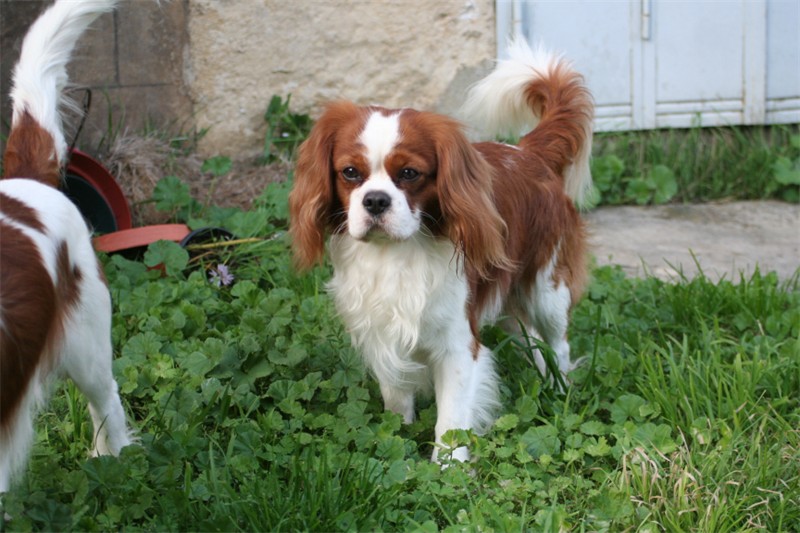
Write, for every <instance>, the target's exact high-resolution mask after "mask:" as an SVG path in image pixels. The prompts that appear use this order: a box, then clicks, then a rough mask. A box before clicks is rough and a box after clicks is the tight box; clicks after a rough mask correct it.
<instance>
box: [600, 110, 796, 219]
mask: <svg viewBox="0 0 800 533" xmlns="http://www.w3.org/2000/svg"><path fill="white" fill-rule="evenodd" d="M592 154H593V160H592V175H593V178H594V181H595V186H596V187H597V191H596V197H595V202H599V203H601V204H610V205H616V204H632V203H637V204H651V203H656V204H658V203H665V202H706V201H712V200H730V199H736V200H754V199H765V198H777V199H782V200H786V201H791V202H798V201H800V130H798V126H797V125H786V126H771V127H763V126H757V127H756V126H754V127H733V128H721V127H720V128H692V129H687V130H650V131H638V132H622V133H598V134H596V135H595V138H594V146H593V150H592Z"/></svg>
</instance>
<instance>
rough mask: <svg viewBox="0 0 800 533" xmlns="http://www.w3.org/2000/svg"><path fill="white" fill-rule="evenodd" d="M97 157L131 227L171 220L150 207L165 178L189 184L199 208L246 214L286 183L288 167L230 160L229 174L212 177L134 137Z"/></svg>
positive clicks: (161, 143) (187, 159)
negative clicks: (125, 205) (267, 191)
mask: <svg viewBox="0 0 800 533" xmlns="http://www.w3.org/2000/svg"><path fill="white" fill-rule="evenodd" d="M98 157H99V158H100V160H101V162H102V164H103V165H104V166H105V167H106V169H108V171H109V172H111V175H112V176H114V179H116V180H117V183H119V185H120V187H121V189H122V191H123V193H124V194H125V196H126V198H127V199H128V202H129V203H130V206H131V212H132V215H133V225H134V226H144V225H148V224H163V223H165V222H168V219H169V215H168V214H165V213H161V212H159V211H158V210H157V209H156V208H155V205H154V203H153V202H152V197H153V189H154V188H155V186H156V184H157V183H158V182H159V180H161V179H162V178H164V177H166V176H175V177H177V178H178V179H180V180H181V181H183V182H184V183H186V184H188V185H189V187H190V191H191V194H192V197H193V198H195V199H196V200H197V201H199V202H200V203H201V204H203V205H216V206H220V207H238V208H241V209H249V208H250V207H251V206H252V203H253V200H255V199H256V198H258V197H259V195H261V193H262V191H263V190H264V188H265V187H267V185H269V184H270V183H277V182H283V181H285V180H286V179H287V177H288V175H289V172H290V170H291V167H292V165H291V163H290V162H288V161H279V162H276V163H272V164H269V165H262V164H260V163H258V162H257V161H256V160H255V159H249V160H244V159H243V160H234V161H233V165H232V168H231V170H230V171H229V172H228V173H227V174H225V175H222V176H214V175H213V174H211V173H209V172H203V171H202V170H201V169H202V165H203V160H202V158H200V157H199V156H198V155H196V154H194V153H184V152H182V151H180V150H177V149H175V148H173V147H172V146H171V145H170V143H169V142H168V141H166V140H164V139H161V138H158V137H154V136H137V135H124V136H120V137H119V138H117V140H116V141H115V142H114V144H113V145H112V146H111V149H110V150H109V151H108V153H106V154H101V155H99V156H98Z"/></svg>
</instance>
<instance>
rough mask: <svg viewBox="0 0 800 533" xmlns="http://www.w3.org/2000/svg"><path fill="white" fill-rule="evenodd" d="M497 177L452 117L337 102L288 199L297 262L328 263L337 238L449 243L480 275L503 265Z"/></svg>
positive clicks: (313, 138)
mask: <svg viewBox="0 0 800 533" xmlns="http://www.w3.org/2000/svg"><path fill="white" fill-rule="evenodd" d="M492 172H493V170H492V168H491V166H490V165H489V164H488V163H487V162H486V161H485V160H484V159H483V158H482V157H481V155H480V154H479V153H478V152H477V151H476V150H475V149H474V148H473V147H472V145H471V144H470V143H469V141H468V140H467V139H466V137H465V136H464V134H463V132H462V128H461V126H460V124H459V123H457V122H456V121H454V120H452V119H449V118H447V117H444V116H441V115H436V114H433V113H425V112H420V111H414V110H410V109H402V110H389V109H384V108H379V107H358V106H356V105H354V104H351V103H347V102H339V103H334V104H331V105H330V106H328V108H327V109H326V111H325V113H324V114H323V115H322V117H321V118H320V120H319V121H318V122H317V124H316V125H315V126H314V128H313V130H312V131H311V134H310V136H309V138H308V139H307V140H306V142H305V143H304V144H303V145H302V146H301V147H300V151H299V155H298V160H297V167H296V170H295V184H294V189H293V190H292V193H291V195H290V197H289V204H290V214H291V233H292V237H293V247H294V251H295V257H296V259H297V262H298V265H299V266H300V267H303V268H307V267H310V266H311V265H313V264H314V263H315V262H317V261H319V260H320V259H321V258H322V255H323V252H324V242H325V236H326V234H327V233H328V232H330V233H346V234H349V235H350V237H352V238H353V239H356V240H360V241H368V242H371V241H402V240H406V239H409V238H412V237H414V236H416V235H418V234H420V233H422V234H426V235H429V236H434V237H438V236H441V237H447V238H450V239H451V240H452V241H453V243H454V244H455V246H456V248H457V249H458V250H459V251H460V252H461V253H462V254H463V257H464V259H465V260H466V262H467V264H468V265H470V266H471V267H472V268H474V269H475V270H476V271H477V272H480V273H485V272H486V271H487V270H488V269H489V268H490V267H492V266H503V265H505V264H506V263H507V260H506V257H505V253H504V245H503V243H504V235H505V223H504V222H503V220H502V219H501V218H500V216H499V214H498V213H497V210H496V208H495V205H494V201H493V193H492V183H493V179H492Z"/></svg>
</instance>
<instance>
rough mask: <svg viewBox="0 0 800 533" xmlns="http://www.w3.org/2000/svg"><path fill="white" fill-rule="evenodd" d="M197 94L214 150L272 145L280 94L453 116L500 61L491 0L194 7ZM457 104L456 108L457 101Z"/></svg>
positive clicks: (238, 1) (299, 106)
mask: <svg viewBox="0 0 800 533" xmlns="http://www.w3.org/2000/svg"><path fill="white" fill-rule="evenodd" d="M190 6H191V12H190V17H189V28H190V30H189V34H190V36H191V47H190V48H191V67H190V68H191V74H190V76H189V79H190V80H191V82H190V89H191V93H192V96H193V98H194V103H195V113H196V120H197V125H198V126H199V127H202V128H205V127H210V128H211V129H210V130H209V132H208V134H207V135H206V137H205V138H204V140H203V144H202V146H203V148H204V150H206V151H208V152H224V151H234V152H248V151H252V150H257V149H258V147H259V146H260V143H261V142H262V141H263V134H264V131H265V125H264V120H263V113H264V110H265V109H266V106H267V103H268V102H269V100H270V98H271V96H272V95H275V94H277V95H281V96H285V95H288V94H291V98H292V100H291V102H292V107H293V109H296V110H298V111H304V112H305V111H310V112H311V113H312V115H316V114H317V113H318V112H319V110H320V109H321V106H322V104H323V103H324V102H326V101H329V100H332V99H339V98H344V99H349V100H354V101H356V102H358V103H362V104H368V103H379V104H382V105H387V106H409V107H421V108H427V109H439V110H449V109H450V108H452V107H454V106H453V105H452V104H453V96H455V95H456V94H458V93H460V92H461V91H460V90H461V89H463V87H464V84H465V83H467V84H468V83H471V82H474V81H476V80H477V79H478V77H479V76H480V75H481V74H483V73H485V71H486V69H487V68H488V65H489V64H490V61H491V59H492V58H493V57H494V46H495V37H494V2H493V1H492V0H436V1H430V0H395V1H391V2H389V1H380V0H371V1H370V0H367V1H352V0H327V1H308V0H300V1H292V2H288V1H285V0H228V1H219V0H192V1H191V3H190ZM456 103H457V102H456Z"/></svg>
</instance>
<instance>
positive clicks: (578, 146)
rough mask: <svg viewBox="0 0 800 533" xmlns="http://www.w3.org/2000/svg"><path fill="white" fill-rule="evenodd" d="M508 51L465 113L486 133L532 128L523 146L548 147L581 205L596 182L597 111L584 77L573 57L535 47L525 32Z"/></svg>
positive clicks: (549, 158) (474, 92)
mask: <svg viewBox="0 0 800 533" xmlns="http://www.w3.org/2000/svg"><path fill="white" fill-rule="evenodd" d="M508 54H509V58H508V59H504V60H501V61H499V62H498V64H497V66H496V67H495V69H494V71H493V72H492V73H491V74H489V75H488V76H487V77H486V78H484V79H483V80H481V81H479V82H478V83H477V84H475V85H474V86H473V87H472V89H471V90H470V93H469V95H468V97H467V100H466V101H465V103H464V105H463V107H462V116H463V117H464V118H465V120H466V121H467V122H469V123H470V124H472V125H473V126H475V127H476V128H478V130H479V131H480V132H481V133H482V134H484V135H490V136H495V135H506V136H519V135H521V134H522V133H523V132H526V131H527V132H530V133H527V134H526V135H524V136H523V138H522V139H521V140H520V147H521V148H523V149H525V148H526V146H530V147H531V149H536V150H537V151H545V152H547V153H541V155H542V157H543V158H544V160H545V161H546V162H547V163H548V164H550V165H552V166H553V169H554V171H556V172H557V173H558V174H561V175H563V176H564V190H565V191H566V193H567V194H568V195H569V197H570V198H572V199H573V200H574V201H575V202H576V203H577V204H579V205H580V204H581V203H582V202H583V199H584V196H585V194H586V193H587V192H588V190H589V189H590V188H591V184H592V177H591V172H590V170H589V158H590V156H591V151H592V118H593V114H594V105H593V102H592V98H591V95H590V94H589V92H588V90H587V89H586V87H585V86H584V84H583V78H582V77H581V75H580V74H578V73H577V72H575V70H573V68H572V64H571V63H570V62H569V61H567V60H565V59H564V58H563V57H561V56H560V55H557V54H553V53H551V52H548V51H546V50H544V49H543V48H537V49H536V50H531V48H530V47H529V46H528V43H527V42H525V39H524V38H522V37H517V38H516V39H514V40H513V41H512V42H511V43H510V44H509V47H508ZM531 130H533V131H531Z"/></svg>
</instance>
